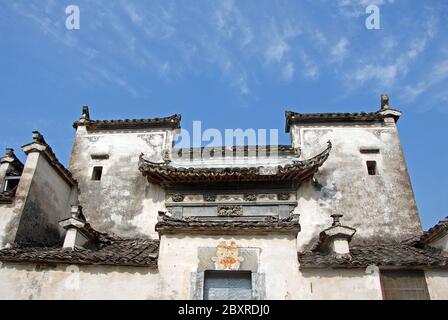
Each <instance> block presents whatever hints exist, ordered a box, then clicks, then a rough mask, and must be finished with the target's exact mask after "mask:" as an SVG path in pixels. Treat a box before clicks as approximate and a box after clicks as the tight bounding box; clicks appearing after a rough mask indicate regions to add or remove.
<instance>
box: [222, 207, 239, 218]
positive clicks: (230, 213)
mask: <svg viewBox="0 0 448 320" xmlns="http://www.w3.org/2000/svg"><path fill="white" fill-rule="evenodd" d="M242 215H243V207H242V206H220V207H218V216H220V217H239V216H242Z"/></svg>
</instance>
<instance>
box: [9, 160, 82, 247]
mask: <svg viewBox="0 0 448 320" xmlns="http://www.w3.org/2000/svg"><path fill="white" fill-rule="evenodd" d="M76 193H77V190H76V189H75V188H72V186H71V185H69V184H68V183H67V182H66V180H64V179H63V178H62V177H61V176H60V175H59V174H58V173H57V171H56V170H55V169H54V167H53V166H52V165H51V164H50V163H49V162H48V160H47V159H46V158H45V156H43V154H41V153H40V152H32V153H30V154H29V155H28V157H27V161H26V163H25V167H24V170H23V173H22V177H21V179H20V182H19V185H18V188H17V192H16V196H15V199H14V202H13V203H12V204H6V205H1V206H0V214H1V217H0V246H1V247H4V246H5V245H6V244H7V243H13V242H17V243H21V244H31V245H37V246H45V245H48V246H51V245H55V244H60V243H62V240H63V234H64V231H63V229H62V228H60V227H59V221H60V220H62V219H64V218H66V217H68V216H69V214H70V210H69V208H70V205H71V204H73V203H74V201H76Z"/></svg>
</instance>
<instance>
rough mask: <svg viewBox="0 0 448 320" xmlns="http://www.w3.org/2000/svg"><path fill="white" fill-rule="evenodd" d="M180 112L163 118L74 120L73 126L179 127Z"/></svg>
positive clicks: (116, 127) (122, 127)
mask: <svg viewBox="0 0 448 320" xmlns="http://www.w3.org/2000/svg"><path fill="white" fill-rule="evenodd" d="M181 119H182V117H181V115H180V114H175V115H172V116H169V117H164V118H151V119H124V120H90V119H87V120H84V121H76V122H75V123H74V124H73V127H74V128H75V129H76V128H78V126H79V125H81V124H82V125H86V126H87V128H88V129H98V130H107V129H135V128H137V129H138V128H158V127H168V128H172V129H178V128H180V121H181Z"/></svg>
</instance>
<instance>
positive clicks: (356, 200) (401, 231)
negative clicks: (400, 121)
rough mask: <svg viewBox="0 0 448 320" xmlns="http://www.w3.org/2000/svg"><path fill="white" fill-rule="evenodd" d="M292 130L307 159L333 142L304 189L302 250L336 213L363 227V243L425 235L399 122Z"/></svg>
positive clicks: (359, 228)
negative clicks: (372, 169)
mask: <svg viewBox="0 0 448 320" xmlns="http://www.w3.org/2000/svg"><path fill="white" fill-rule="evenodd" d="M292 131H293V134H292V136H293V140H294V141H295V144H296V145H300V147H301V149H302V158H304V159H306V158H309V157H311V156H313V155H315V154H317V153H319V152H320V151H321V150H322V149H323V148H324V146H325V145H326V142H327V141H329V140H331V142H332V143H333V148H332V150H331V153H330V157H329V158H328V160H327V162H326V163H325V164H324V165H323V166H322V167H321V168H320V170H319V172H318V173H317V175H316V181H315V183H311V182H309V183H305V184H303V185H302V186H301V187H300V188H299V190H298V195H297V199H298V201H299V205H298V208H297V210H296V212H297V213H299V214H300V215H301V225H302V232H301V233H300V235H299V249H303V248H306V247H309V246H310V245H311V244H312V243H313V242H314V240H315V239H316V238H317V236H318V234H319V232H320V231H322V230H323V228H325V227H328V226H329V225H330V223H331V218H330V215H331V214H332V213H341V214H343V215H344V217H343V219H342V221H343V223H344V224H345V225H348V226H351V227H354V228H356V229H357V234H356V235H355V238H354V241H355V242H358V243H359V242H364V241H368V242H372V241H378V242H382V243H384V242H388V241H400V240H404V239H407V238H410V237H415V236H418V235H420V234H421V233H422V229H421V225H420V220H419V217H418V213H417V207H416V203H415V199H414V194H413V191H412V187H411V184H410V179H409V176H408V172H407V168H406V164H405V161H404V158H403V153H402V150H401V145H400V140H399V137H398V133H397V130H396V127H395V125H394V124H388V125H386V124H385V123H376V124H370V125H369V124H357V125H354V124H340V125H335V124H329V123H326V124H325V123H324V124H318V125H309V124H306V125H301V126H300V127H299V126H293V127H292ZM347 137H350V139H347ZM361 149H371V150H372V149H379V153H362V152H361V151H360V150H361ZM371 160H373V161H376V163H377V170H378V175H368V172H367V165H366V161H371Z"/></svg>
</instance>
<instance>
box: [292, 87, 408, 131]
mask: <svg viewBox="0 0 448 320" xmlns="http://www.w3.org/2000/svg"><path fill="white" fill-rule="evenodd" d="M400 116H401V112H400V111H399V110H397V109H394V108H391V107H389V97H388V96H387V95H385V94H382V95H381V105H380V110H378V111H375V112H364V111H361V112H345V113H344V112H327V113H299V112H294V111H285V117H286V127H285V131H286V132H289V131H290V129H291V126H292V125H294V124H297V123H320V122H375V121H377V122H378V121H384V119H386V118H389V117H392V118H393V119H394V120H395V122H397V121H398V119H399V118H400Z"/></svg>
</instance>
